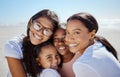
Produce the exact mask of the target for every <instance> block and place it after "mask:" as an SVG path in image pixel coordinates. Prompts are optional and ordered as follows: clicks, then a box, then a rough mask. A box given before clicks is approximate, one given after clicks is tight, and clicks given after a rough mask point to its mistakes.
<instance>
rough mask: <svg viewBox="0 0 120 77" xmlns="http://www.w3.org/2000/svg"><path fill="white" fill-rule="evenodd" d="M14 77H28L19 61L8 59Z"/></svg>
mask: <svg viewBox="0 0 120 77" xmlns="http://www.w3.org/2000/svg"><path fill="white" fill-rule="evenodd" d="M6 59H7V62H8V66H9V69H10V72H11V74H12V77H27V76H26V73H25V70H24V68H23V65H22V63H21V61H20V60H19V59H15V58H11V57H6Z"/></svg>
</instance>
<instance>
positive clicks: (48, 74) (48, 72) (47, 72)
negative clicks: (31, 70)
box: [38, 68, 61, 77]
mask: <svg viewBox="0 0 120 77" xmlns="http://www.w3.org/2000/svg"><path fill="white" fill-rule="evenodd" d="M38 77H61V76H60V74H59V73H58V72H57V71H56V70H54V69H50V68H47V69H44V70H43V71H42V73H41V74H40V76H38Z"/></svg>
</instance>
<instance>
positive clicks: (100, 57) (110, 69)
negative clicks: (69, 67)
mask: <svg viewBox="0 0 120 77" xmlns="http://www.w3.org/2000/svg"><path fill="white" fill-rule="evenodd" d="M73 71H74V73H75V77H120V63H119V62H118V60H117V59H116V58H115V57H114V56H113V55H112V54H111V53H110V52H108V50H107V49H106V48H105V47H104V46H103V45H102V44H101V43H100V42H95V43H94V44H93V45H91V46H89V47H88V48H87V49H86V51H85V52H84V53H83V54H82V55H81V56H80V57H79V58H78V59H77V60H76V61H75V62H74V64H73Z"/></svg>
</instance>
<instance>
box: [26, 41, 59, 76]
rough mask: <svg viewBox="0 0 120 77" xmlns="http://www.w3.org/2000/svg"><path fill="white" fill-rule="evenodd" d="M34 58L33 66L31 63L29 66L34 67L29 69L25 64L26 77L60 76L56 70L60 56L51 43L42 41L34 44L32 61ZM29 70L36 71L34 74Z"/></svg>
mask: <svg viewBox="0 0 120 77" xmlns="http://www.w3.org/2000/svg"><path fill="white" fill-rule="evenodd" d="M34 60H35V64H34V65H35V66H33V65H31V67H33V68H35V69H33V70H31V69H30V67H29V66H26V71H27V72H28V77H31V75H32V76H34V77H61V76H60V75H59V73H58V72H57V70H58V68H59V67H60V63H61V58H60V55H59V53H58V52H57V50H56V48H55V47H54V46H53V45H52V44H51V43H49V42H44V43H42V44H40V45H38V46H36V47H35V48H34V58H33V62H34ZM36 69H38V70H36ZM30 71H34V72H36V75H34V73H31V72H30Z"/></svg>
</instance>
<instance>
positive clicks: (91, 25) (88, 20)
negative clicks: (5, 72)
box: [67, 12, 118, 59]
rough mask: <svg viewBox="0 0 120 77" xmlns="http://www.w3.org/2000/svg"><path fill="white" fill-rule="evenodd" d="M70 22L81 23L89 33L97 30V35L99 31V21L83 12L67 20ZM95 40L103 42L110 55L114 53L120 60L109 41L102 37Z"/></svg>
mask: <svg viewBox="0 0 120 77" xmlns="http://www.w3.org/2000/svg"><path fill="white" fill-rule="evenodd" d="M70 20H79V21H81V22H82V23H83V24H84V25H85V27H86V28H87V29H88V30H89V32H92V31H93V30H96V33H97V31H98V23H97V20H96V19H95V18H94V17H93V16H92V15H91V14H89V13H85V12H82V13H77V14H74V15H72V16H71V17H69V18H68V19H67V22H68V21H70ZM94 39H95V40H97V41H99V42H101V43H102V44H103V45H104V46H105V47H106V49H107V50H108V51H109V52H110V53H112V54H113V55H114V57H115V58H116V59H118V56H117V51H116V50H115V49H114V47H113V46H112V45H111V44H110V43H109V42H108V40H107V39H105V38H104V37H100V36H95V37H94Z"/></svg>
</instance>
